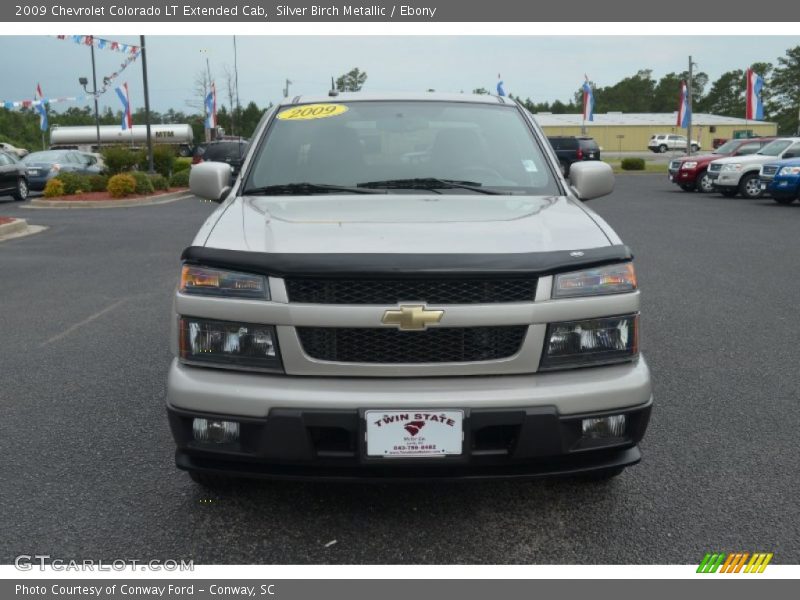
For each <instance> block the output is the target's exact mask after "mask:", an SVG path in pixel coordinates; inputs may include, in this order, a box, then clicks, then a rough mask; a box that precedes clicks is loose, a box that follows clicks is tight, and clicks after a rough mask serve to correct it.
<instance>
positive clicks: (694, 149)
mask: <svg viewBox="0 0 800 600" xmlns="http://www.w3.org/2000/svg"><path fill="white" fill-rule="evenodd" d="M698 150H700V146H698V145H697V144H692V152H697V151H698Z"/></svg>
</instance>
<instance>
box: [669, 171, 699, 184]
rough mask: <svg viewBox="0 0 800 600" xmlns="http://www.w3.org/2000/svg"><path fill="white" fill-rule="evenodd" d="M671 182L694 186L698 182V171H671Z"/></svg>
mask: <svg viewBox="0 0 800 600" xmlns="http://www.w3.org/2000/svg"><path fill="white" fill-rule="evenodd" d="M669 180H670V181H671V182H672V183H674V184H676V185H694V184H695V182H696V181H697V171H696V170H695V169H691V170H686V169H678V170H672V169H670V170H669Z"/></svg>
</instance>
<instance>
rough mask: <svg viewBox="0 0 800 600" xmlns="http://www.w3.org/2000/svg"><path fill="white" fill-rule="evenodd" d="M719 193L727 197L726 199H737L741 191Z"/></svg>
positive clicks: (721, 191) (722, 191)
mask: <svg viewBox="0 0 800 600" xmlns="http://www.w3.org/2000/svg"><path fill="white" fill-rule="evenodd" d="M719 193H720V194H722V195H723V196H725V197H726V198H735V197H736V195H737V194H738V193H739V190H720V191H719Z"/></svg>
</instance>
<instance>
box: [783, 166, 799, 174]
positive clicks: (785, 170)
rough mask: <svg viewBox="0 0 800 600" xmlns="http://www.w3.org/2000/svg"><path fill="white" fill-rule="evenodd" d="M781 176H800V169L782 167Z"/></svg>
mask: <svg viewBox="0 0 800 600" xmlns="http://www.w3.org/2000/svg"><path fill="white" fill-rule="evenodd" d="M781 175H800V167H782V168H781Z"/></svg>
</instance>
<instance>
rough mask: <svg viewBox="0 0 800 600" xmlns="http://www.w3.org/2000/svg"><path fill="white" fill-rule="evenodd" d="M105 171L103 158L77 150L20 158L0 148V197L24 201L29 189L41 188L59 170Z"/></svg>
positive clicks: (85, 173)
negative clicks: (10, 197) (11, 197)
mask: <svg viewBox="0 0 800 600" xmlns="http://www.w3.org/2000/svg"><path fill="white" fill-rule="evenodd" d="M102 171H103V162H102V159H101V158H100V157H99V156H98V155H95V154H91V153H88V152H78V151H77V150H44V151H42V152H31V153H30V154H27V155H26V156H25V158H23V159H22V160H20V159H19V158H18V157H17V156H16V155H15V154H12V153H10V152H5V151H3V150H0V196H13V197H14V198H15V199H16V200H25V199H27V197H28V193H29V191H30V190H35V191H41V190H43V189H44V188H45V186H46V185H47V182H48V181H50V180H51V179H52V178H53V177H55V176H57V175H58V174H60V173H77V174H80V175H97V174H99V173H101V172H102Z"/></svg>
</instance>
